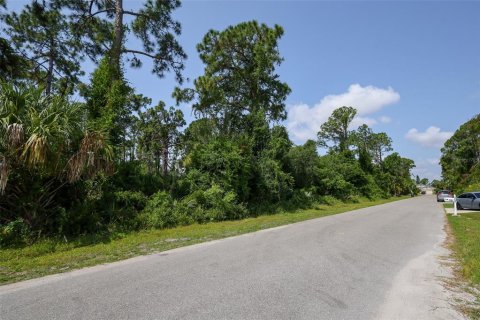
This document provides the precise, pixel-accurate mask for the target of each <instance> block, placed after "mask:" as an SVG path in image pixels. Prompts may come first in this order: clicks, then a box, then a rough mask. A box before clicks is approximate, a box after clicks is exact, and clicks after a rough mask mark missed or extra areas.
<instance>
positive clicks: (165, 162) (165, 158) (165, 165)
mask: <svg viewBox="0 0 480 320" xmlns="http://www.w3.org/2000/svg"><path fill="white" fill-rule="evenodd" d="M167 174H168V140H167V141H165V143H164V145H163V176H164V177H166V176H167Z"/></svg>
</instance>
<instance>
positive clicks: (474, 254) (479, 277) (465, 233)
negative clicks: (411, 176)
mask: <svg viewBox="0 0 480 320" xmlns="http://www.w3.org/2000/svg"><path fill="white" fill-rule="evenodd" d="M444 207H445V208H448V207H452V206H451V205H450V204H446V205H444ZM447 220H448V224H449V226H450V230H451V232H452V234H453V238H454V240H453V242H452V243H451V244H450V248H451V249H452V251H453V254H454V256H455V258H456V260H457V261H458V263H459V264H460V268H459V271H460V275H461V277H462V278H463V279H465V280H467V281H468V283H469V284H470V286H471V288H470V290H469V291H471V292H472V293H473V294H474V295H475V296H476V301H475V302H473V303H467V305H465V306H463V307H462V309H463V311H464V312H465V313H466V314H467V315H468V316H469V318H471V319H480V291H479V290H478V289H479V288H480V213H462V212H459V216H457V217H454V216H453V215H451V214H447Z"/></svg>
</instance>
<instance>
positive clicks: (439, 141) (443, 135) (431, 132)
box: [405, 126, 453, 148]
mask: <svg viewBox="0 0 480 320" xmlns="http://www.w3.org/2000/svg"><path fill="white" fill-rule="evenodd" d="M452 135H453V132H449V131H441V130H440V128H437V127H434V126H431V127H429V128H428V129H427V130H425V132H420V131H418V130H417V129H416V128H412V129H410V130H408V132H407V134H406V135H405V138H407V139H408V140H410V141H413V142H416V143H418V144H420V145H422V146H424V147H432V148H438V147H441V146H443V144H444V143H445V141H446V140H447V139H449V138H450V137H451V136H452Z"/></svg>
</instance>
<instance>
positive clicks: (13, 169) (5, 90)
mask: <svg viewBox="0 0 480 320" xmlns="http://www.w3.org/2000/svg"><path fill="white" fill-rule="evenodd" d="M112 157H113V155H112V148H111V146H110V144H109V141H108V139H107V137H106V135H105V134H104V133H103V132H100V131H95V130H93V129H92V128H89V126H88V122H87V117H86V112H85V108H84V107H83V105H82V104H81V103H72V102H70V101H68V100H67V98H65V97H63V96H46V95H44V94H43V93H42V90H41V89H35V88H31V87H26V86H14V85H11V84H6V83H3V84H1V85H0V194H1V195H2V196H1V198H0V218H2V220H4V221H6V222H8V221H9V220H11V219H13V218H17V217H19V216H22V218H23V219H24V220H25V221H27V223H29V224H32V223H34V221H33V220H36V217H38V212H37V211H39V210H40V211H41V210H42V208H46V207H48V206H51V205H52V202H53V201H54V197H55V195H56V194H57V193H58V192H59V191H60V190H61V189H62V187H64V186H65V185H66V184H68V183H73V182H76V181H78V180H81V179H87V178H93V177H94V176H95V175H97V174H99V173H102V172H103V173H109V172H111V170H112V165H111V164H112ZM12 175H13V176H14V177H15V179H16V180H15V184H14V185H10V184H9V177H11V176H12ZM32 180H35V181H37V182H41V183H42V186H41V188H40V190H41V192H39V193H38V195H37V196H35V197H29V198H30V199H35V201H36V202H37V204H36V205H34V206H29V207H28V209H26V208H27V207H26V206H23V208H24V209H23V210H22V209H21V208H22V205H23V204H20V203H18V202H19V199H20V198H21V196H22V193H25V192H29V191H28V189H29V188H28V181H32ZM22 186H23V188H22ZM32 208H34V209H32ZM3 209H5V210H3ZM6 209H8V211H9V212H12V211H14V213H13V214H12V213H10V214H9V216H8V217H7V216H6V214H5V215H4V214H2V211H6ZM18 211H23V214H22V213H21V212H18Z"/></svg>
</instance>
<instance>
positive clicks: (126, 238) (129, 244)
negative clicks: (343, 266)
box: [0, 197, 405, 284]
mask: <svg viewBox="0 0 480 320" xmlns="http://www.w3.org/2000/svg"><path fill="white" fill-rule="evenodd" d="M404 198H405V197H403V198H391V199H382V200H375V201H369V200H361V201H359V202H358V203H340V204H336V205H333V206H327V205H318V206H316V207H315V208H313V209H309V210H298V211H295V212H288V213H279V214H273V215H263V216H260V217H257V218H248V219H243V220H238V221H225V222H215V223H207V224H194V225H189V226H183V227H177V228H173V229H164V230H148V231H141V232H132V233H129V234H123V235H122V234H117V235H115V236H111V237H104V238H101V237H98V238H95V237H90V238H83V239H79V240H76V241H72V242H68V243H67V242H61V241H58V240H57V241H54V240H44V241H41V242H38V243H36V244H33V245H31V246H28V247H24V248H10V249H0V284H7V283H12V282H17V281H22V280H27V279H31V278H36V277H41V276H45V275H49V274H54V273H61V272H66V271H70V270H74V269H79V268H83V267H87V266H93V265H98V264H102V263H107V262H113V261H118V260H122V259H127V258H131V257H134V256H138V255H144V254H150V253H156V252H161V251H165V250H169V249H173V248H178V247H182V246H187V245H191V244H195V243H200V242H205V241H210V240H214V239H221V238H226V237H230V236H235V235H239V234H243V233H248V232H253V231H257V230H261V229H267V228H272V227H276V226H281V225H285V224H290V223H294V222H299V221H303V220H308V219H313V218H319V217H324V216H329V215H333V214H338V213H342V212H346V211H350V210H355V209H360V208H364V207H369V206H374V205H378V204H383V203H387V202H391V201H395V200H399V199H404Z"/></svg>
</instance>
